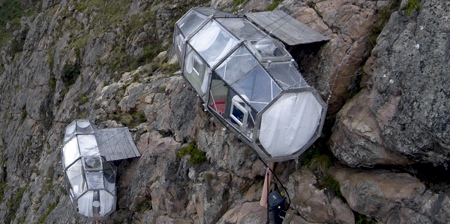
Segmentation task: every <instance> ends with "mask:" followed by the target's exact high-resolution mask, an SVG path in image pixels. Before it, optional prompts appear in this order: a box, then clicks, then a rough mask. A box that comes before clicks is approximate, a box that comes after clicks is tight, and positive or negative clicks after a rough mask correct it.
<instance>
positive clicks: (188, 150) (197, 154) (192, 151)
mask: <svg viewBox="0 0 450 224" xmlns="http://www.w3.org/2000/svg"><path fill="white" fill-rule="evenodd" d="M186 154H187V155H189V156H190V158H189V162H190V163H192V164H200V163H203V162H205V161H206V152H203V151H200V150H199V149H197V147H195V145H194V144H190V145H188V146H187V147H184V148H182V149H180V150H179V151H178V152H176V156H177V158H178V159H181V158H182V157H183V156H184V155H186Z"/></svg>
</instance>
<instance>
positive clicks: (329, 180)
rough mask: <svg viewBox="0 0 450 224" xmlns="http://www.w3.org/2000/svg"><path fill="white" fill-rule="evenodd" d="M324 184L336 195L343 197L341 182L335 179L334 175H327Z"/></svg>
mask: <svg viewBox="0 0 450 224" xmlns="http://www.w3.org/2000/svg"><path fill="white" fill-rule="evenodd" d="M324 182H325V183H324V184H325V185H326V186H327V187H329V189H330V190H331V191H333V192H334V193H335V194H336V196H338V197H340V198H343V196H342V193H341V185H340V184H339V182H338V181H337V180H335V179H333V177H332V176H330V175H327V176H326V177H325V179H324Z"/></svg>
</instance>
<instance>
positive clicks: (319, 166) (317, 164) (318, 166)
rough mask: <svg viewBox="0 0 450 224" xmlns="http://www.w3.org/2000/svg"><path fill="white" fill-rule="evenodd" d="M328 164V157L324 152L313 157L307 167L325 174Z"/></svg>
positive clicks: (329, 163) (329, 161)
mask: <svg viewBox="0 0 450 224" xmlns="http://www.w3.org/2000/svg"><path fill="white" fill-rule="evenodd" d="M330 166H331V159H330V157H329V156H328V155H326V154H321V155H317V156H315V157H313V158H312V159H311V161H310V162H309V164H308V166H307V167H308V168H309V169H310V170H312V171H315V172H319V173H321V174H325V173H326V172H327V170H328V168H330Z"/></svg>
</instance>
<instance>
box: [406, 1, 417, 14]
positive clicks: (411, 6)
mask: <svg viewBox="0 0 450 224" xmlns="http://www.w3.org/2000/svg"><path fill="white" fill-rule="evenodd" d="M404 9H405V11H406V15H408V16H410V15H411V12H412V11H413V10H419V9H420V3H419V1H417V0H408V2H407V3H406V5H405V7H404Z"/></svg>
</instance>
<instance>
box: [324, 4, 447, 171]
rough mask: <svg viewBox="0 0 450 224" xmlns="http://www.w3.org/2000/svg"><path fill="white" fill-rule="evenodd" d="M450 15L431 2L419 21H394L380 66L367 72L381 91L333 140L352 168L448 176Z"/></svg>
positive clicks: (349, 113)
mask: <svg viewBox="0 0 450 224" xmlns="http://www.w3.org/2000/svg"><path fill="white" fill-rule="evenodd" d="M404 2H405V1H404ZM404 4H406V3H402V5H404ZM448 9H449V5H448V3H444V2H442V1H427V2H424V3H423V4H421V5H420V10H418V11H417V10H414V11H412V14H411V15H407V14H406V12H405V11H403V10H402V11H397V12H394V13H393V14H392V15H391V18H390V20H389V22H388V23H387V25H386V27H385V28H384V30H383V32H382V33H381V34H380V36H379V37H378V39H377V45H376V47H375V48H374V50H373V52H372V56H371V59H370V60H372V61H373V63H371V64H368V65H366V67H365V70H366V71H368V72H370V73H371V74H370V75H371V76H372V83H373V84H372V85H373V87H372V88H370V89H368V90H367V91H362V92H360V93H359V95H358V97H356V99H353V100H352V102H350V103H349V104H348V105H347V106H346V107H345V108H346V109H344V110H342V111H341V112H340V115H339V117H338V121H337V124H336V129H337V131H335V132H334V134H333V137H332V145H333V152H334V154H335V155H336V157H338V158H340V159H341V160H342V161H343V162H345V163H346V164H348V165H350V166H372V165H374V164H399V163H400V164H402V163H403V164H404V163H405V162H408V161H407V160H406V159H408V160H409V162H408V163H414V162H425V163H432V164H434V165H435V166H439V165H440V166H444V167H447V168H448V162H449V160H450V157H449V156H450V154H449V150H450V142H449V139H450V138H449V136H448V135H449V133H450V132H449V130H450V126H449V116H448V113H449V111H448V110H449V109H450V100H449V97H450V95H449V89H448V88H447V87H448V86H449V85H450V76H449V75H448V70H449V69H450V64H449V58H450V55H449V42H448V40H447V39H448V38H447V37H448V36H449V35H450V27H449V25H448V24H449V21H450V19H449V17H448V15H446V13H445V12H448ZM359 120H361V122H359ZM356 136H359V137H357V138H354V137H356ZM393 155H400V156H402V157H403V158H400V159H398V156H393Z"/></svg>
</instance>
